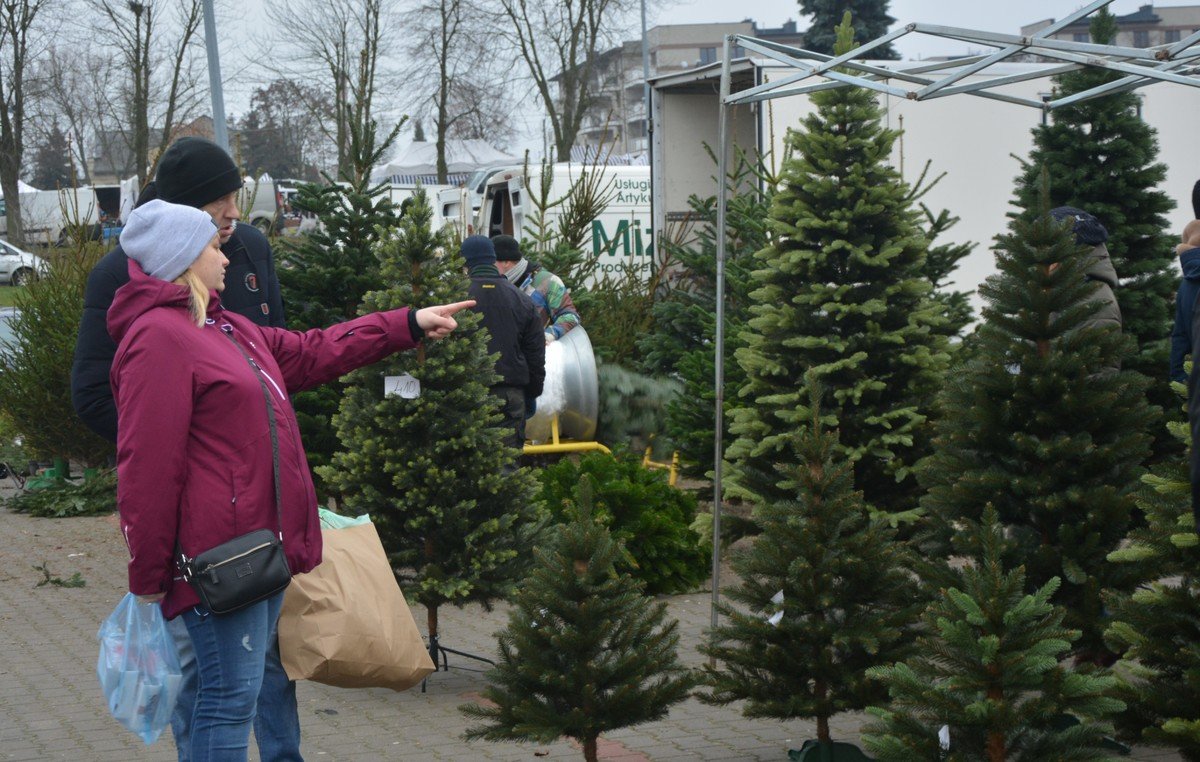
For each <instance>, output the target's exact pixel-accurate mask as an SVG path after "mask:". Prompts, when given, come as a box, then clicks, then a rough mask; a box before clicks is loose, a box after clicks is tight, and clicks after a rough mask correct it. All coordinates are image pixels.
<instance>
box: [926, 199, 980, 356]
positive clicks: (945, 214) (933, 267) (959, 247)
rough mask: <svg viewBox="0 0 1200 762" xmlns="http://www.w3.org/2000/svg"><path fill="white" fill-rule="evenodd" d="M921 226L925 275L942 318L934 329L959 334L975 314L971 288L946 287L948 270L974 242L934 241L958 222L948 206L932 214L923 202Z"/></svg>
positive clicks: (958, 335) (954, 267)
mask: <svg viewBox="0 0 1200 762" xmlns="http://www.w3.org/2000/svg"><path fill="white" fill-rule="evenodd" d="M921 211H922V212H923V213H924V215H925V224H924V226H923V227H924V230H925V235H926V237H927V238H928V239H929V250H928V251H927V252H926V253H925V267H924V274H925V279H926V280H928V281H929V284H930V285H931V286H933V294H932V297H933V300H934V301H935V302H937V303H938V304H939V305H940V306H941V313H942V318H943V320H942V322H941V325H940V326H939V327H938V328H937V329H936V330H938V331H939V332H940V333H941V334H942V335H944V336H946V337H950V338H962V332H963V330H964V329H965V328H966V327H967V326H968V325H970V323H971V320H972V318H973V317H974V314H973V313H972V311H971V297H970V292H967V291H951V290H949V278H950V274H951V273H953V272H954V271H955V270H957V269H958V263H959V262H960V261H961V260H962V259H963V258H964V257H966V256H967V255H968V254H970V253H971V250H972V249H974V248H975V244H973V243H939V244H937V245H934V242H935V241H936V240H937V239H938V238H939V237H940V236H941V235H942V234H943V233H945V232H946V231H947V230H949V229H950V228H952V227H954V226H955V225H957V224H958V220H959V218H958V217H952V216H951V215H950V211H949V210H948V209H943V210H942V211H940V212H939V213H938V214H936V215H935V214H934V213H933V212H932V211H930V210H929V208H928V207H926V206H925V205H924V204H922V205H921Z"/></svg>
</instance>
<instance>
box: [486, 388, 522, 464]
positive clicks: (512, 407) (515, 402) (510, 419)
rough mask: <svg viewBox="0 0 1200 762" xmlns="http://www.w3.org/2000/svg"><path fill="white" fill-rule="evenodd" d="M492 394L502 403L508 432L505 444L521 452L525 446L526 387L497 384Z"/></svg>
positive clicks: (504, 424)
mask: <svg viewBox="0 0 1200 762" xmlns="http://www.w3.org/2000/svg"><path fill="white" fill-rule="evenodd" d="M491 392H492V394H493V395H495V396H496V397H497V398H498V399H499V400H500V402H501V404H500V412H501V413H502V414H503V415H504V423H503V426H504V428H505V430H506V431H507V432H508V435H507V436H505V438H504V441H505V444H507V445H508V446H509V447H513V448H515V449H517V450H520V449H521V448H523V447H524V446H525V387H523V386H507V385H505V384H497V385H496V386H493V387H492V389H491Z"/></svg>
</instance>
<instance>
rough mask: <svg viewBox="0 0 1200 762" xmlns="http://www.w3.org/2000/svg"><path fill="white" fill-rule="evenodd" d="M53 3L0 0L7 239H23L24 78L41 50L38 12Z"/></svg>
mask: <svg viewBox="0 0 1200 762" xmlns="http://www.w3.org/2000/svg"><path fill="white" fill-rule="evenodd" d="M52 3H53V0H2V1H0V192H3V194H4V198H5V199H6V200H7V202H8V203H7V204H6V205H5V208H6V211H5V214H6V217H7V220H6V221H7V224H8V239H9V240H10V241H17V242H24V240H25V225H24V223H23V221H22V220H21V203H20V199H19V197H18V193H17V182H18V180H19V179H20V175H21V165H22V162H23V159H24V155H25V117H26V114H25V99H26V84H27V82H26V80H27V79H28V77H29V75H30V73H31V70H32V62H33V60H35V59H36V57H37V56H38V54H39V53H40V52H41V50H42V45H41V41H42V39H43V38H42V36H41V34H40V32H41V31H42V30H41V28H40V27H39V25H40V24H41V20H40V19H39V16H41V15H42V14H43V12H44V11H46V10H47V9H48V8H50V7H51V6H52Z"/></svg>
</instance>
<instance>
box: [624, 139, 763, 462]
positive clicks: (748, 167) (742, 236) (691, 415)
mask: <svg viewBox="0 0 1200 762" xmlns="http://www.w3.org/2000/svg"><path fill="white" fill-rule="evenodd" d="M713 158H714V160H715V156H714V157H713ZM725 182H726V186H727V188H728V195H727V197H726V199H727V201H726V207H725V231H726V241H725V363H724V365H725V388H726V389H730V390H737V389H740V388H741V387H742V384H743V383H745V373H744V372H743V371H742V368H741V366H740V365H739V364H738V363H737V361H736V360H735V359H734V353H735V352H736V351H737V349H738V347H740V346H741V335H742V333H741V332H742V329H743V327H744V326H745V324H746V320H747V318H748V317H749V311H748V307H749V301H750V300H749V292H750V284H751V280H750V270H751V267H752V262H753V259H752V257H753V255H754V253H755V252H757V251H759V250H760V249H762V248H763V247H765V246H766V245H767V240H768V238H767V237H768V230H769V228H768V223H767V218H768V213H769V211H770V208H771V198H772V196H773V195H774V193H775V188H776V186H777V185H778V177H777V176H775V175H772V174H771V172H770V170H769V169H768V167H766V165H765V164H764V163H762V162H761V161H760V162H754V161H752V160H751V159H750V158H749V157H747V156H746V154H745V153H744V152H742V151H741V150H739V151H738V153H737V155H736V156H735V158H734V161H733V167H732V169H731V170H730V171H729V173H728V176H727V178H726V181H725ZM713 183H714V184H715V183H716V177H715V176H714V178H713ZM760 186H761V187H762V188H763V189H764V190H762V191H760V190H759V187H760ZM688 206H689V207H690V209H691V214H692V217H693V219H694V221H695V223H696V226H695V227H694V228H693V229H692V230H691V233H692V234H691V235H689V236H688V241H689V242H690V243H689V244H687V245H680V244H678V243H674V242H671V241H669V240H667V239H666V238H665V237H664V238H663V239H661V240H662V245H663V247H664V250H665V251H666V252H667V253H668V255H669V256H670V258H671V260H672V261H673V262H675V263H677V265H678V267H679V270H678V274H676V275H675V276H673V277H672V279H671V280H670V281H669V282H668V284H667V286H668V289H669V290H668V291H667V292H666V294H665V295H663V296H662V297H660V298H659V300H658V301H657V302H655V304H654V326H655V329H654V331H653V333H648V334H646V335H644V336H642V338H641V339H639V342H638V347H639V350H640V351H641V354H642V356H643V358H644V359H643V362H642V367H643V370H645V371H646V372H647V373H650V374H651V375H657V376H673V377H676V378H678V379H679V380H680V381H682V382H683V392H682V393H681V394H679V395H678V396H676V397H674V398H673V399H672V400H671V401H670V402H668V403H667V410H666V432H667V437H668V438H669V439H670V441H671V442H672V444H673V445H674V446H675V447H676V448H677V449H678V450H679V454H680V459H681V464H680V465H681V470H682V471H683V473H685V474H688V475H689V476H693V477H703V476H705V475H706V474H707V473H708V472H709V470H710V469H711V468H712V466H713V411H714V409H715V408H716V394H715V392H714V391H713V384H714V379H715V371H716V344H715V339H714V337H715V336H716V328H717V318H716V298H717V296H716V294H717V198H716V196H709V197H707V198H700V197H697V196H694V195H693V196H692V197H691V198H689V199H688ZM737 404H738V399H737V396H736V394H733V395H729V396H727V397H726V399H725V429H726V431H725V438H726V440H727V441H728V439H729V431H728V429H729V411H730V410H731V409H732V408H733V406H735V405H737Z"/></svg>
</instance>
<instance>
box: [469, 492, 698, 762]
mask: <svg viewBox="0 0 1200 762" xmlns="http://www.w3.org/2000/svg"><path fill="white" fill-rule="evenodd" d="M592 489H593V485H592V483H591V478H590V477H584V478H583V480H582V481H581V482H580V484H579V487H578V491H577V493H576V500H575V506H574V511H573V512H574V516H573V519H572V520H571V521H570V522H568V523H566V524H562V525H560V526H558V527H557V529H556V530H555V536H554V538H553V540H552V541H551V542H550V543H549V544H548V545H547V546H546V547H543V548H535V549H534V551H533V554H534V556H535V557H536V559H537V561H536V566H535V568H534V570H533V573H532V574H531V576H530V577H529V578H528V579H527V580H526V581H525V582H524V583H523V584H522V585H521V588H520V591H519V592H518V593H517V595H516V598H515V599H514V601H513V603H514V608H513V611H512V613H511V614H510V615H509V621H508V626H507V627H506V628H505V629H504V630H503V631H502V632H501V633H500V646H499V647H500V657H499V658H500V660H499V662H498V663H497V664H496V666H495V667H494V668H493V669H492V670H491V671H490V672H488V676H487V677H488V686H487V687H486V688H485V689H484V690H483V698H484V699H486V700H487V701H489V702H491V703H492V704H494V706H483V705H466V706H463V707H461V709H462V711H463V712H464V713H466V714H467V715H468V716H470V717H473V718H476V719H479V720H483V721H485V723H486V724H484V725H480V726H477V727H474V728H470V729H469V730H468V731H467V733H466V737H467V738H468V739H473V738H482V739H486V740H489V741H509V740H513V741H522V740H532V741H552V740H555V739H557V738H562V737H567V738H573V739H575V740H576V741H578V742H579V744H580V745H582V746H583V755H584V759H586V760H589V762H594V761H595V760H596V759H597V756H596V739H597V738H598V737H599V736H600V735H601V734H602V733H605V732H608V731H610V730H617V729H619V728H626V727H630V726H632V725H638V724H640V723H643V722H650V721H652V720H657V719H661V718H662V717H665V716H666V714H667V711H668V710H669V708H670V707H671V705H672V704H675V703H678V702H679V701H682V700H683V699H684V698H686V697H687V695H688V693H689V691H690V690H691V688H692V685H693V678H692V676H691V674H690V673H689V672H688V671H687V669H685V668H684V667H683V665H682V664H680V662H679V659H678V655H677V649H678V645H679V635H678V633H677V632H676V630H677V627H678V623H677V622H675V621H667V619H666V608H667V606H666V604H665V603H662V602H657V603H655V602H653V601H652V600H651V599H649V598H647V597H646V596H645V595H643V593H642V586H641V584H640V583H638V582H636V581H635V580H633V579H632V578H631V577H629V575H627V574H617V573H616V571H615V568H614V565H615V564H616V562H617V560H618V558H619V557H620V555H621V547H620V545H619V544H618V543H616V542H615V541H614V540H613V539H612V537H611V536H610V535H609V533H608V530H606V529H605V528H604V527H602V526H600V525H599V524H597V523H596V522H595V521H593V519H592V516H591V503H592V498H591V495H592Z"/></svg>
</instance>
